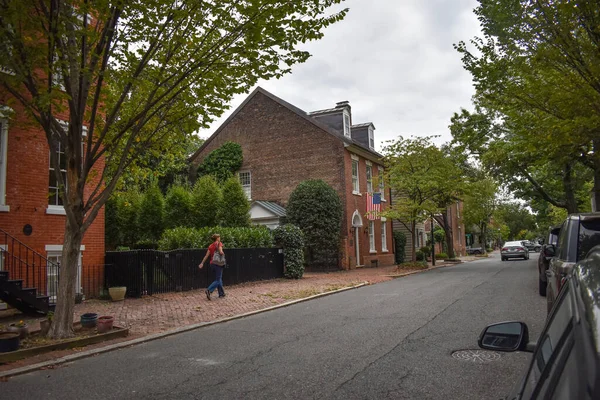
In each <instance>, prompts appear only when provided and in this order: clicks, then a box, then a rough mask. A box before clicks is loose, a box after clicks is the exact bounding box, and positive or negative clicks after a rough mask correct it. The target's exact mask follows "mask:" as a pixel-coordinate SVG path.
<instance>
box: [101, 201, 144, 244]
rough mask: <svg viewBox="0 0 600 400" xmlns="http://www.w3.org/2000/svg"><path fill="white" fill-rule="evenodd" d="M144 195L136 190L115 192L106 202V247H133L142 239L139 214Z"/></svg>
mask: <svg viewBox="0 0 600 400" xmlns="http://www.w3.org/2000/svg"><path fill="white" fill-rule="evenodd" d="M141 200H142V195H141V194H140V193H139V192H138V191H136V190H130V191H127V192H115V193H114V194H113V195H112V196H111V198H110V200H109V201H108V202H107V203H106V214H105V215H106V217H105V218H106V223H105V226H106V228H105V237H106V241H105V242H106V247H107V248H108V249H114V248H116V247H117V246H126V247H133V246H134V245H135V244H136V243H137V242H138V241H139V240H140V231H139V228H138V224H137V216H138V213H139V209H140V204H141Z"/></svg>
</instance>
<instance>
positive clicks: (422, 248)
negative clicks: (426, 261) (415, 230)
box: [419, 246, 431, 257]
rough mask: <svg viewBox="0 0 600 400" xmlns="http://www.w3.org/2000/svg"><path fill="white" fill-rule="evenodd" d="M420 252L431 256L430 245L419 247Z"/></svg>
mask: <svg viewBox="0 0 600 400" xmlns="http://www.w3.org/2000/svg"><path fill="white" fill-rule="evenodd" d="M419 250H420V251H421V253H423V254H425V256H426V257H431V247H429V246H423V247H421V248H420V249H419Z"/></svg>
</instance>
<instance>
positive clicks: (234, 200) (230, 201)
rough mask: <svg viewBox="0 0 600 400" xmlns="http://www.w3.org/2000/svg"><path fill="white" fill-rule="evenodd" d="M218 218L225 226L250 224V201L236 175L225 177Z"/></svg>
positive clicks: (245, 225)
mask: <svg viewBox="0 0 600 400" xmlns="http://www.w3.org/2000/svg"><path fill="white" fill-rule="evenodd" d="M219 220H220V221H221V225H223V226H226V227H228V226H229V227H234V226H241V227H248V226H250V202H249V201H248V198H247V197H246V193H244V189H242V185H241V183H240V181H239V179H238V178H236V177H232V178H229V179H227V180H226V181H225V183H224V184H223V200H222V201H221V211H220V213H219Z"/></svg>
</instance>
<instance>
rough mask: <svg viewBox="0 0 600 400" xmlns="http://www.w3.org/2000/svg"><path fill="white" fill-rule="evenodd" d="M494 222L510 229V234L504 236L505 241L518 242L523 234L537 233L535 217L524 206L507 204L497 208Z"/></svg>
mask: <svg viewBox="0 0 600 400" xmlns="http://www.w3.org/2000/svg"><path fill="white" fill-rule="evenodd" d="M493 218H494V220H496V221H497V223H499V224H501V225H506V226H507V227H508V232H506V234H505V235H504V236H503V239H505V240H518V239H522V238H521V237H520V233H521V232H526V231H536V230H537V226H536V223H535V217H534V216H533V214H531V212H530V211H529V210H528V209H527V208H525V207H524V206H523V205H522V204H519V203H516V202H505V203H501V204H499V205H498V206H497V209H496V211H495V212H494V216H493Z"/></svg>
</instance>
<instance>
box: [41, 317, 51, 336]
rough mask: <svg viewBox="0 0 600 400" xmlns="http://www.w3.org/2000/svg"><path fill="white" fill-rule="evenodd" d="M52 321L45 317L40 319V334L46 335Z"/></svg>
mask: <svg viewBox="0 0 600 400" xmlns="http://www.w3.org/2000/svg"><path fill="white" fill-rule="evenodd" d="M51 323H52V322H51V321H50V320H47V319H43V320H41V321H40V335H42V336H46V335H47V334H48V331H49V330H50V324H51Z"/></svg>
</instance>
